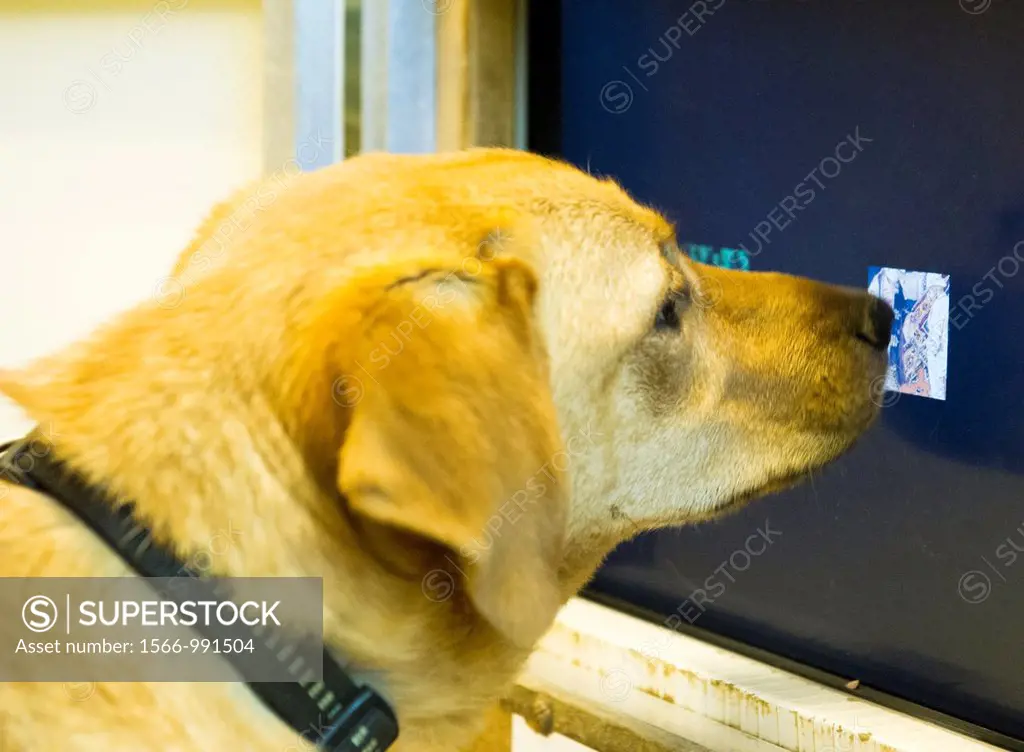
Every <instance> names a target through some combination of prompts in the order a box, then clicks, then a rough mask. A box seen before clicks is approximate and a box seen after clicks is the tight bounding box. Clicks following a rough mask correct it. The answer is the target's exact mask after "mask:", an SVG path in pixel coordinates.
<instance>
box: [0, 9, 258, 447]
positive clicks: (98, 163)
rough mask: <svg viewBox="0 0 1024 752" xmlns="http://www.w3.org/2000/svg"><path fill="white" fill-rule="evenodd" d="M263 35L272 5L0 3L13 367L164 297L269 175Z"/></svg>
mask: <svg viewBox="0 0 1024 752" xmlns="http://www.w3.org/2000/svg"><path fill="white" fill-rule="evenodd" d="M40 6H45V7H43V8H42V9H40ZM261 45H262V19H261V11H260V2H259V0H234V1H233V2H230V1H226V0H143V1H142V2H139V1H138V0H113V1H108V2H103V3H96V2H95V1H92V2H90V1H89V0H76V2H71V0H65V2H56V1H44V2H40V0H0V262H2V271H0V368H2V367H5V366H6V367H9V366H14V365H18V364H21V363H24V362H25V361H26V360H28V359H30V358H32V357H34V356H37V355H40V354H43V353H46V352H48V351H50V350H53V349H54V348H56V347H58V346H60V345H61V344H63V343H66V342H69V341H71V340H73V339H75V338H77V337H80V336H82V335H84V334H86V333H88V332H89V331H90V330H91V329H92V328H94V327H95V326H96V325H97V324H98V323H99V322H101V321H103V320H104V319H106V318H108V317H109V316H110V315H111V314H113V313H115V312H116V311H118V310H121V309H124V308H126V307H128V306H129V305H131V304H132V303H134V302H137V301H140V300H142V299H144V298H145V297H147V296H149V295H152V294H153V291H154V289H155V286H156V285H157V284H158V283H159V281H160V279H161V278H162V277H164V276H166V274H167V272H168V270H169V269H170V267H171V265H172V264H173V261H174V258H175V256H176V255H177V253H178V252H179V251H180V250H181V249H182V248H183V247H184V246H185V244H186V243H187V242H188V239H189V237H190V235H191V233H192V231H193V229H194V228H195V226H196V225H197V224H198V222H199V221H200V220H201V219H202V217H203V215H204V214H205V212H206V211H207V210H208V209H209V208H210V206H211V204H213V203H214V202H215V201H217V200H218V199H220V198H223V197H225V196H226V195H227V194H228V193H229V192H231V190H232V189H234V188H236V187H238V186H240V185H241V184H243V183H244V182H246V181H247V180H250V179H252V178H254V177H256V176H258V174H259V172H260V169H261V164H260V159H261V157H260V155H261V87H262V80H263V79H262V65H263V61H262V48H261ZM28 427H30V424H29V423H28V422H27V421H26V420H25V418H24V416H22V414H21V413H20V411H18V410H17V409H16V408H14V406H13V405H11V404H10V403H9V402H6V401H4V399H3V398H2V397H0V439H3V438H9V437H13V436H15V435H18V434H20V433H21V432H22V431H24V430H26V429H27V428H28Z"/></svg>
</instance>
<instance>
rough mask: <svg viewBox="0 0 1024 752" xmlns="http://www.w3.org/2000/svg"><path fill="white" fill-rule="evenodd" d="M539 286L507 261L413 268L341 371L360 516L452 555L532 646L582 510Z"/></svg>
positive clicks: (346, 473)
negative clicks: (538, 315)
mask: <svg viewBox="0 0 1024 752" xmlns="http://www.w3.org/2000/svg"><path fill="white" fill-rule="evenodd" d="M536 288H537V281H536V277H535V275H534V273H533V271H532V270H531V269H530V268H529V267H528V266H527V265H526V264H524V263H523V262H520V261H517V260H514V259H507V258H497V259H493V260H479V259H472V263H470V264H463V268H459V267H456V268H454V269H451V268H448V269H446V268H436V269H430V268H420V269H419V270H418V271H414V272H411V273H410V272H408V271H406V272H405V273H404V276H398V277H397V278H395V279H394V280H393V281H392V282H391V283H390V284H388V285H387V286H386V287H385V288H384V289H383V290H382V291H381V294H380V296H379V297H378V298H377V300H376V302H375V303H374V304H373V305H372V306H370V307H369V308H367V310H366V311H365V313H364V315H362V316H361V322H360V326H359V327H358V328H359V332H358V334H357V335H356V339H357V343H353V344H354V346H353V347H346V350H347V352H348V353H349V354H350V355H352V356H354V357H352V358H351V361H350V362H348V363H347V365H346V367H345V368H344V369H343V375H342V377H341V378H342V379H347V380H348V381H347V382H346V383H347V384H348V386H349V387H350V388H349V389H348V391H347V394H349V396H350V397H351V398H352V402H353V403H354V404H353V405H352V412H351V416H350V420H349V422H348V426H347V430H346V432H345V437H344V443H343V446H342V448H341V453H340V457H339V468H338V487H339V490H340V491H341V492H342V493H343V495H344V496H345V497H346V499H347V501H348V504H349V507H350V509H351V511H352V512H353V513H355V514H357V515H360V516H362V517H363V518H365V519H368V520H369V521H371V522H373V523H375V524H379V525H385V526H388V527H389V528H391V529H396V530H399V531H403V532H405V533H411V534H413V535H415V536H420V537H424V538H426V539H428V540H430V541H433V542H436V543H439V544H441V546H443V547H445V548H447V549H450V552H449V561H450V562H452V563H455V564H456V566H457V568H458V572H459V573H461V575H460V577H459V579H460V580H461V582H462V583H463V586H464V587H465V592H466V595H467V596H468V598H469V600H470V601H471V603H472V604H473V607H474V608H475V609H476V610H477V612H478V613H479V614H481V615H482V616H483V617H484V618H485V619H486V620H487V621H488V622H490V623H491V624H492V625H493V626H494V627H496V628H497V629H498V630H500V631H501V632H502V633H503V634H505V635H506V636H507V637H508V638H509V639H511V640H513V641H514V642H516V643H518V644H522V645H532V644H533V643H534V642H535V641H536V640H537V639H538V638H539V637H540V636H541V635H542V634H543V633H544V631H545V630H546V629H547V628H548V627H549V625H550V624H551V622H552V620H553V619H554V616H555V614H556V612H557V610H558V608H559V607H560V606H561V604H562V590H561V587H560V584H559V580H558V567H559V564H560V561H561V556H562V546H563V541H564V537H565V524H566V515H567V503H568V502H567V490H566V487H565V486H566V483H565V481H564V479H563V474H562V472H560V471H559V470H558V469H557V468H556V467H555V465H556V463H557V460H558V458H557V455H558V454H559V453H560V451H561V439H560V434H559V430H558V424H557V418H556V414H555V408H554V404H553V401H552V397H551V393H550V386H549V381H548V366H547V357H546V352H545V349H544V345H543V342H542V341H541V338H540V334H539V332H538V330H537V327H536V325H535V321H534V298H535V295H536ZM452 557H454V558H452Z"/></svg>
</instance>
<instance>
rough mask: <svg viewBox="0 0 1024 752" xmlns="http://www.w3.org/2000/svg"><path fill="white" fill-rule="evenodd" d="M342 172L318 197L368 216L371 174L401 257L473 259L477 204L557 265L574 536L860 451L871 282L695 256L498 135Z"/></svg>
mask: <svg viewBox="0 0 1024 752" xmlns="http://www.w3.org/2000/svg"><path fill="white" fill-rule="evenodd" d="M332 179H333V182H334V183H335V185H334V186H333V187H331V186H330V185H329V183H331V182H332ZM332 179H328V178H327V177H326V176H325V177H324V178H323V180H322V185H321V186H320V188H319V189H318V192H317V194H316V195H317V198H316V199H315V200H316V202H317V203H318V207H319V208H318V212H320V213H325V212H336V213H338V214H343V215H344V216H345V219H344V227H346V228H347V227H350V226H351V224H350V220H349V217H351V216H352V213H353V210H352V208H351V207H350V206H345V203H346V202H349V201H350V200H351V195H352V194H351V193H349V191H350V190H352V191H354V190H355V189H354V188H351V187H350V186H355V185H359V186H360V190H363V191H364V197H363V198H362V199H361V203H360V204H359V207H360V209H359V213H360V215H361V216H360V217H359V218H358V219H356V218H354V217H353V218H352V219H351V222H356V223H357V225H358V226H360V227H363V228H373V227H375V228H379V229H378V230H377V232H376V233H375V234H374V235H373V238H372V240H371V241H369V242H368V245H370V246H372V247H373V248H375V249H381V248H386V249H387V250H386V252H387V253H390V254H396V253H402V251H401V250H400V246H402V245H408V244H409V243H411V242H413V241H414V240H415V238H417V237H435V236H447V237H448V241H447V242H448V247H449V248H450V249H451V252H452V254H453V262H452V263H459V259H460V258H467V257H470V256H471V255H472V254H473V253H474V252H476V250H477V249H476V248H475V247H474V246H473V242H472V239H473V237H474V236H473V235H472V233H469V234H467V233H466V232H465V230H464V228H465V227H466V226H468V225H467V222H466V218H467V217H474V216H477V215H479V213H480V212H481V211H484V210H486V211H491V212H497V211H500V212H504V213H505V215H506V216H507V218H506V219H505V220H504V221H503V222H501V223H496V225H495V226H494V227H493V228H491V230H492V232H491V236H492V238H496V239H497V240H496V242H494V243H493V246H494V251H493V252H494V253H497V254H499V255H500V254H505V255H510V256H514V257H516V258H519V259H520V260H522V261H523V262H524V263H527V264H528V265H530V266H531V267H532V268H534V269H535V270H536V272H537V275H538V278H539V283H540V284H539V292H538V301H537V306H538V316H539V321H540V327H541V330H542V333H543V337H544V339H545V342H546V344H547V348H548V350H549V353H550V357H551V377H550V384H551V392H552V394H553V397H554V402H555V404H556V407H557V411H558V415H559V420H560V425H561V432H562V437H563V441H564V442H565V457H564V462H563V464H564V465H565V467H566V469H567V471H568V473H569V474H570V476H571V480H572V488H573V495H572V496H573V502H572V513H571V515H570V520H569V548H570V552H572V551H573V550H575V551H576V553H577V554H578V553H581V552H582V551H583V550H585V549H587V548H588V547H590V546H592V545H597V546H599V547H600V546H601V544H599V543H597V541H604V543H605V544H606V543H608V542H614V541H616V540H621V539H622V538H625V537H629V536H631V535H633V534H634V533H635V532H636V531H637V529H638V528H652V527H661V526H666V525H676V524H681V523H686V522H689V521H695V520H701V519H706V518H709V517H713V516H715V515H717V514H720V513H722V512H723V511H724V510H726V509H729V508H733V507H735V506H737V505H738V504H740V503H741V502H743V501H745V500H748V499H751V498H754V497H757V496H759V495H763V494H765V493H768V492H771V491H773V490H777V489H779V488H781V487H783V486H785V485H788V484H790V483H792V482H794V481H796V480H797V479H799V478H800V477H801V476H803V475H804V474H806V473H808V472H809V471H811V470H813V469H814V468H817V467H819V466H821V465H823V464H824V463H827V462H828V461H830V460H832V459H834V458H835V457H836V456H838V455H839V454H840V453H841V452H843V451H844V450H845V449H846V448H847V447H849V446H850V444H851V443H852V442H853V441H854V440H855V439H856V437H857V436H858V435H859V434H860V433H861V432H862V431H863V430H864V429H865V428H867V426H868V425H869V424H870V422H871V421H872V419H873V418H874V416H875V414H876V412H877V406H876V402H877V401H878V396H879V395H878V390H879V385H880V377H881V375H882V373H883V369H884V362H885V358H884V349H885V347H886V346H887V343H888V340H889V331H890V327H891V323H892V312H891V310H890V309H889V308H888V306H886V305H885V304H884V303H882V302H880V301H879V300H877V299H876V298H874V297H872V296H870V295H868V294H867V293H866V292H863V291H859V290H853V289H846V288H839V287H835V286H831V285H825V284H820V283H817V282H812V281H810V280H806V279H800V278H796V277H792V276H787V275H781V274H763V273H753V272H740V271H725V270H721V269H717V268H714V267H710V266H705V265H701V264H697V263H695V262H693V261H691V260H690V259H688V258H686V257H685V256H684V255H683V254H682V253H680V250H679V246H678V242H677V237H676V232H675V229H674V227H673V226H672V225H671V224H670V223H669V222H668V221H667V220H666V219H665V218H664V217H663V216H661V215H660V214H659V213H658V212H656V211H653V210H651V209H650V208H647V207H644V206H641V205H639V204H637V203H636V202H635V201H634V200H633V199H631V198H630V197H629V196H628V195H627V194H626V193H625V192H624V191H623V190H622V189H621V188H619V187H618V186H617V185H616V184H614V183H613V182H611V181H607V180H599V179H595V178H593V177H591V176H590V175H587V174H584V173H582V172H580V171H578V170H576V169H575V168H572V167H570V166H568V165H565V164H561V163H558V162H554V161H551V160H547V159H543V158H540V157H537V156H533V155H529V154H524V153H521V152H510V151H499V150H474V151H471V152H468V153H462V154H457V155H447V156H432V157H394V156H387V155H370V156H366V157H363V158H360V159H357V160H354V161H353V162H352V163H351V164H349V165H347V166H343V167H340V168H337V171H336V173H335V174H334V176H333V178H332ZM311 182H312V181H311ZM363 186H368V188H363ZM367 191H368V192H369V195H365V192H367ZM290 198H291V197H290ZM368 214H372V215H373V216H372V218H367V215H368ZM332 216H337V214H335V215H332ZM336 221H337V220H336ZM321 226H323V225H321ZM340 229H341V225H339V230H340ZM370 231H371V230H369V229H367V232H370ZM476 231H477V232H479V228H477V229H476ZM503 241H505V242H503ZM360 250H364V251H365V250H366V248H361V249H360ZM295 263H300V262H299V260H298V259H296V260H295Z"/></svg>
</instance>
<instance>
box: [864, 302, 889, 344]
mask: <svg viewBox="0 0 1024 752" xmlns="http://www.w3.org/2000/svg"><path fill="white" fill-rule="evenodd" d="M893 318H894V314H893V312H892V308H891V307H890V306H889V304H888V303H886V302H885V301H884V300H880V299H879V298H876V297H875V296H874V295H868V296H867V301H866V303H865V309H864V314H863V316H861V320H860V327H859V329H858V331H857V339H860V340H862V341H864V342H867V343H868V344H869V345H871V346H872V347H873V348H875V349H876V350H885V349H886V348H887V347H888V346H889V339H890V337H891V335H892V322H893Z"/></svg>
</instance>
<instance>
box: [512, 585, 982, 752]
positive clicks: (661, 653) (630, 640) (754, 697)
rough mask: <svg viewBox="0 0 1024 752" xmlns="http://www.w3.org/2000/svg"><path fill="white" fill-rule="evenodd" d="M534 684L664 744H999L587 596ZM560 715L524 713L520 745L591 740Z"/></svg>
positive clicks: (805, 747)
mask: <svg viewBox="0 0 1024 752" xmlns="http://www.w3.org/2000/svg"><path fill="white" fill-rule="evenodd" d="M524 689H525V690H531V691H534V692H537V693H538V695H537V696H538V697H539V696H542V695H544V694H545V693H550V694H551V695H552V696H556V695H557V696H559V697H561V698H562V699H563V701H564V700H565V699H566V698H570V699H569V701H568V702H569V703H570V704H571V705H572V706H573V707H576V706H579V707H581V708H588V709H589V711H590V712H591V713H594V712H596V715H598V716H600V717H602V718H603V719H604V720H605V722H607V721H608V719H619V720H620V721H621V723H622V724H623V725H624V726H630V727H632V728H633V729H641V731H640V736H641V737H642V738H647V735H651V737H652V738H653V737H657V738H658V741H659V743H660V744H661V745H662V746H660V747H656V748H658V749H699V748H704V749H707V750H713V751H715V752H717V751H718V750H729V751H730V752H777V751H780V750H785V751H786V752H980V751H981V750H996V749H999V748H998V747H993V746H991V745H989V744H985V743H982V742H979V741H975V740H973V739H969V738H967V737H965V736H961V735H959V734H956V733H954V732H952V731H949V730H946V729H944V728H941V727H939V726H936V725H934V724H932V723H929V722H927V721H923V720H919V719H917V718H913V717H911V716H908V715H905V714H902V713H899V712H896V711H893V710H889V709H888V708H884V707H881V706H879V705H876V704H874V703H871V702H868V701H866V700H863V699H860V698H857V697H856V696H853V695H852V694H848V693H845V692H840V691H837V690H835V689H831V688H829V687H826V686H823V685H821V684H818V683H816V682H813V681H811V680H809V679H805V678H803V677H800V676H796V675H794V674H791V673H788V672H786V671H783V670H781V669H778V668H775V667H773V666H770V665H767V664H764V663H761V662H759V661H756V660H754V659H752V658H748V657H746V656H743V655H739V654H737V653H733V652H730V651H728V650H724V649H722V648H718V647H715V646H713V645H710V644H708V643H705V642H702V641H700V640H698V639H695V638H693V637H690V636H687V635H683V634H679V633H677V632H675V631H672V630H670V629H667V628H665V627H661V626H658V625H655V624H650V623H648V622H645V621H642V620H640V619H637V618H635V617H632V616H629V615H628V614H624V613H622V612H619V611H616V610H614V609H610V608H607V607H605V606H601V605H599V604H596V603H592V602H590V601H585V600H581V599H574V600H572V601H570V602H569V604H567V605H566V607H565V608H564V609H563V610H562V612H561V613H560V615H559V618H558V621H557V622H556V624H555V626H554V627H553V628H552V629H551V631H550V632H548V634H547V635H546V636H545V637H544V638H543V640H542V641H541V643H540V645H539V647H538V649H537V650H536V651H535V653H534V654H533V655H532V656H531V658H530V661H529V663H528V664H527V668H526V671H525V672H524V674H523V675H522V676H521V677H520V679H519V681H518V686H517V691H521V690H524ZM513 709H516V708H515V707H514V704H513ZM556 715H557V714H556ZM558 720H559V719H558V717H555V718H554V724H553V731H554V732H556V733H554V734H552V735H551V736H548V737H544V736H541V735H540V734H538V733H536V732H535V731H533V730H531V729H530V728H529V727H528V726H527V724H526V723H525V722H524V721H523V720H522V719H521V718H519V717H516V718H515V719H514V721H515V723H514V728H513V743H512V750H513V752H542V751H543V752H562V750H565V752H583V751H584V750H589V749H592V747H588V746H581V745H580V744H578V743H577V742H573V741H570V740H569V739H566V738H564V737H560V736H559V734H558V733H557V732H560V731H562V730H563V729H561V728H560V726H559V722H558ZM613 722H617V721H614V720H613ZM644 730H646V731H644ZM673 739H675V740H678V746H677V745H676V744H675V742H673V741H671V740H673ZM666 740H669V741H667V742H666ZM602 752H604V751H602Z"/></svg>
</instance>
